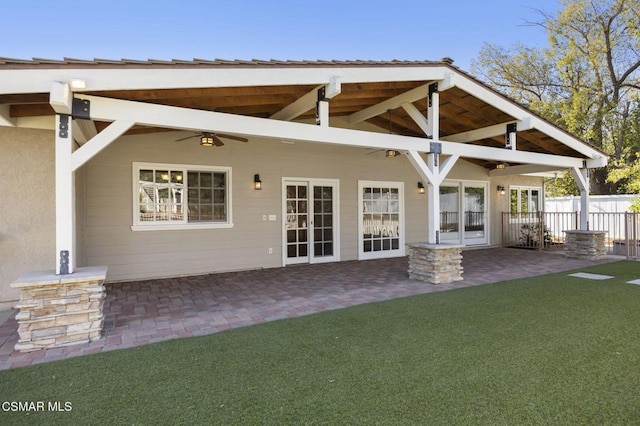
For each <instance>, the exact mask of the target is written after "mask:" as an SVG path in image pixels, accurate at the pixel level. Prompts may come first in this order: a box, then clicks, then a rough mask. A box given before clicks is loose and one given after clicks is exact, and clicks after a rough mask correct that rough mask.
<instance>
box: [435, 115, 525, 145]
mask: <svg viewBox="0 0 640 426" xmlns="http://www.w3.org/2000/svg"><path fill="white" fill-rule="evenodd" d="M511 123H516V124H517V125H518V131H524V130H530V129H531V128H532V125H531V117H527V118H525V119H523V120H520V121H509V122H507V123H501V124H496V125H493V126H488V127H483V128H482V129H476V130H470V131H468V132H462V133H456V134H455V135H448V136H443V137H441V138H440V139H442V140H445V141H449V142H462V143H466V142H475V141H479V140H482V139H488V138H494V137H496V136H501V135H502V136H504V134H505V126H506V125H507V124H511Z"/></svg>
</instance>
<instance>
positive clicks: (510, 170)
mask: <svg viewBox="0 0 640 426" xmlns="http://www.w3.org/2000/svg"><path fill="white" fill-rule="evenodd" d="M557 170H561V169H559V168H558V167H557V166H545V165H542V164H525V165H519V166H508V167H505V168H504V169H494V170H490V171H489V176H491V177H497V176H513V175H526V174H532V173H546V172H555V171H557Z"/></svg>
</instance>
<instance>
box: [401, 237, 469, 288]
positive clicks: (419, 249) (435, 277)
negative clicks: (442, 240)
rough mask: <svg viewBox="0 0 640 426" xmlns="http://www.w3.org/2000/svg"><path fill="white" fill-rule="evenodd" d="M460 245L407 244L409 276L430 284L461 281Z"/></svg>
mask: <svg viewBox="0 0 640 426" xmlns="http://www.w3.org/2000/svg"><path fill="white" fill-rule="evenodd" d="M462 247H463V246H460V245H448V244H426V243H414V244H409V245H408V251H409V271H408V272H409V278H411V279H414V280H419V281H424V282H427V283H431V284H446V283H451V282H454V281H462V279H463V278H462V272H463V271H462V252H461V250H462Z"/></svg>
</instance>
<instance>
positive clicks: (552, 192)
mask: <svg viewBox="0 0 640 426" xmlns="http://www.w3.org/2000/svg"><path fill="white" fill-rule="evenodd" d="M544 192H545V196H547V197H565V196H569V195H576V196H577V195H580V190H579V189H578V185H577V184H576V181H575V180H574V179H573V176H571V173H570V172H568V171H566V172H564V173H561V174H559V175H558V176H556V177H552V178H545V179H544Z"/></svg>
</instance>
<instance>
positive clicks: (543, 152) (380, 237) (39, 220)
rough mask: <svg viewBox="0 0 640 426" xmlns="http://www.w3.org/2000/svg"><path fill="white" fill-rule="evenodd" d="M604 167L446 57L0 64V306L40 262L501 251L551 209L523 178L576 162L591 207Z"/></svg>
mask: <svg viewBox="0 0 640 426" xmlns="http://www.w3.org/2000/svg"><path fill="white" fill-rule="evenodd" d="M606 162H607V157H606V155H604V154H603V153H602V152H601V151H599V150H597V149H595V148H593V147H592V146H590V145H588V144H587V143H585V142H583V141H581V140H579V139H577V138H576V137H574V136H572V135H570V134H568V133H566V132H564V131H563V130H561V129H560V128H558V127H557V126H555V125H554V124H553V123H550V122H548V121H546V120H544V119H542V118H541V117H539V116H536V115H535V114H534V113H532V112H531V111H528V110H527V109H525V108H523V107H521V106H520V105H518V104H517V103H515V102H513V101H512V100H510V99H508V98H506V97H504V96H503V95H501V94H499V93H497V92H495V91H493V90H492V89H491V88H489V87H487V86H485V85H484V84H482V83H481V82H479V81H477V80H476V79H474V78H473V77H472V76H470V75H469V74H467V73H465V72H463V71H462V70H460V69H458V68H457V67H455V66H454V65H452V63H451V61H450V60H443V61H438V62H430V61H419V62H402V61H391V62H373V61H344V62H341V61H330V62H320V61H318V62H293V61H248V62H242V61H220V60H215V61H204V60H193V61H154V60H149V61H130V60H121V61H108V60H93V61H82V60H74V59H64V60H61V61H48V60H38V59H33V60H14V59H6V58H4V59H0V200H2V203H0V308H10V307H11V306H12V305H13V304H15V303H16V301H17V299H18V297H19V294H18V291H17V290H16V289H15V288H11V287H10V283H11V282H12V281H14V280H16V279H17V278H18V277H19V276H21V275H22V274H24V273H26V272H28V271H33V270H43V269H55V270H56V273H57V274H64V273H66V272H68V273H71V274H73V273H74V271H75V269H76V268H77V267H81V266H107V267H108V274H107V280H109V281H122V280H137V279H147V278H157V277H171V276H180V275H196V274H206V273H214V272H224V271H235V270H246V269H257V268H276V267H286V266H289V265H294V264H301V263H316V262H336V261H346V260H356V259H360V260H365V259H376V258H381V257H390V256H404V255H405V254H406V248H405V247H406V245H407V244H409V243H414V242H428V243H431V244H444V243H447V244H458V245H463V246H486V247H490V246H495V245H499V244H500V243H501V229H502V228H501V227H502V212H503V211H510V209H511V210H513V209H515V210H516V211H521V210H522V211H524V210H527V211H532V210H537V209H541V208H542V206H543V205H544V204H543V197H544V193H543V185H542V178H541V177H539V176H536V175H535V174H536V173H541V172H548V171H552V170H565V169H570V170H572V171H573V172H574V177H575V178H576V181H577V182H578V184H579V185H580V187H581V188H582V189H583V200H582V201H583V203H586V200H587V198H588V178H587V173H588V169H589V168H594V167H601V166H603V165H605V164H606ZM258 187H259V188H258ZM583 210H584V211H585V214H586V213H587V212H588V209H583ZM63 253H64V254H63ZM67 254H68V261H67V260H66V259H67V258H66V256H67Z"/></svg>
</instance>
